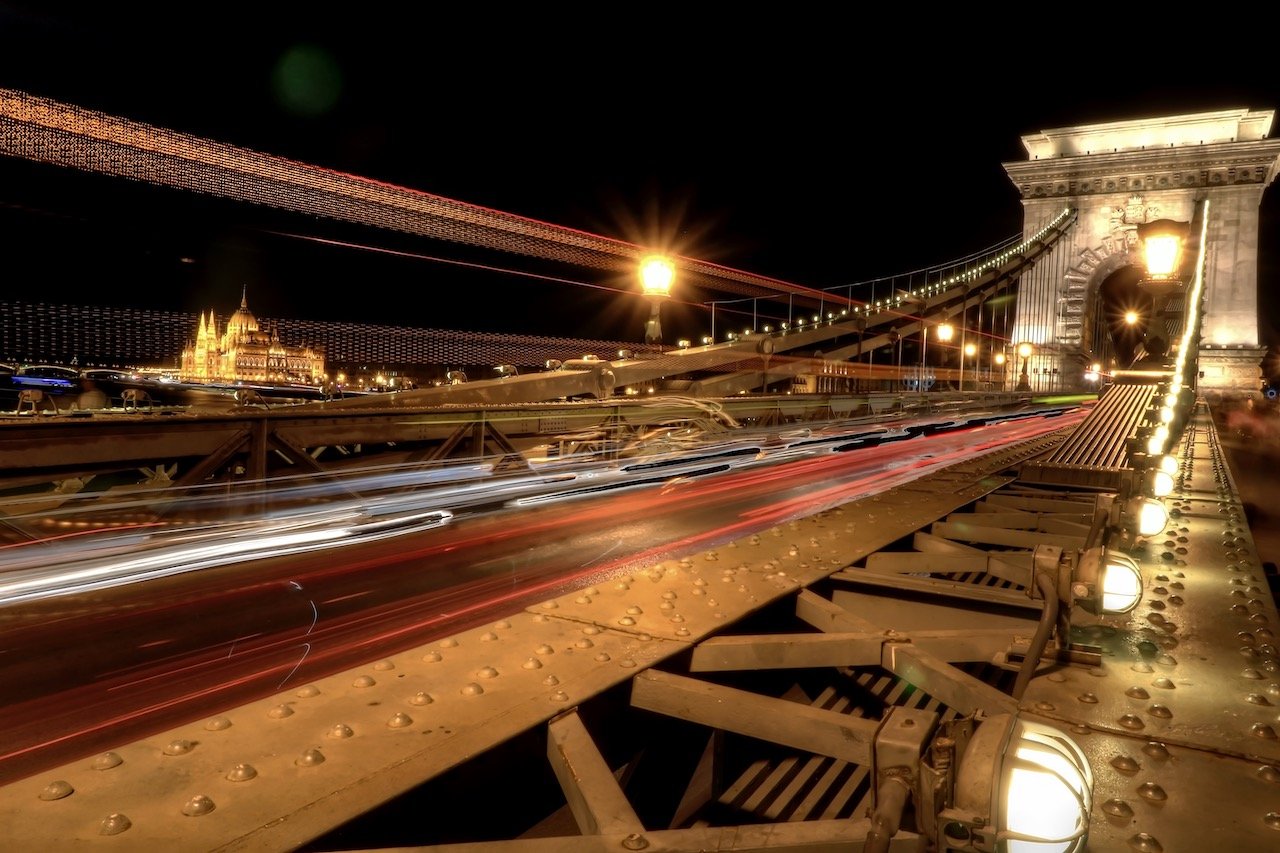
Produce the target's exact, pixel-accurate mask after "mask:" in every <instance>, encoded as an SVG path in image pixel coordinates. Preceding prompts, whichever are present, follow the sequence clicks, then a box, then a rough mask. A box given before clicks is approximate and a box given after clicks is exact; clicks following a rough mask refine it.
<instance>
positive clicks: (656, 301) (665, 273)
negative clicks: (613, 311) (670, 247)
mask: <svg viewBox="0 0 1280 853" xmlns="http://www.w3.org/2000/svg"><path fill="white" fill-rule="evenodd" d="M675 277H676V266H675V264H674V263H673V262H672V261H671V259H670V258H667V257H664V256H662V255H649V256H648V257H646V258H644V259H643V260H642V261H641V262H640V286H641V288H642V289H643V290H644V295H645V296H646V297H647V298H648V299H649V319H648V321H647V322H646V323H645V324H644V342H645V343H646V344H650V345H652V346H661V345H662V320H661V318H660V317H659V312H660V310H661V308H662V303H663V302H664V301H665V300H666V299H667V297H669V296H670V295H671V284H672V282H673V281H675Z"/></svg>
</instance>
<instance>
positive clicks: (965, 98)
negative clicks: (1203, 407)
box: [0, 3, 1280, 342]
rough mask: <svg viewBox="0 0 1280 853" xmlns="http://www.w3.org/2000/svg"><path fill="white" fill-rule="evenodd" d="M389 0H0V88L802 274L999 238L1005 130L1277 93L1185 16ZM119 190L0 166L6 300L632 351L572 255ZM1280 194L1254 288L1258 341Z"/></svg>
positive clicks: (1277, 240) (1271, 197)
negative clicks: (1074, 31)
mask: <svg viewBox="0 0 1280 853" xmlns="http://www.w3.org/2000/svg"><path fill="white" fill-rule="evenodd" d="M263 5H265V4H263ZM373 6H374V7H375V8H376V4H373ZM415 6H416V7H417V8H422V9H427V10H432V11H431V12H429V13H426V12H418V13H417V14H415V15H414V16H413V17H412V18H396V17H394V16H391V15H385V14H384V15H381V16H378V15H374V14H369V15H367V16H365V17H359V18H357V17H355V16H354V14H353V13H352V12H351V11H350V10H351V9H354V8H356V7H347V12H346V13H345V16H344V17H339V18H325V17H324V14H323V13H322V12H320V11H318V10H320V9H322V8H328V7H327V6H322V5H316V4H311V5H302V4H298V5H296V6H291V4H277V8H281V9H293V10H295V11H294V12H293V13H286V12H276V13H274V14H275V18H274V19H267V18H264V17H262V16H261V15H250V14H248V13H247V12H246V13H245V14H239V13H237V12H236V4H219V5H218V6H216V7H210V8H211V9H214V8H216V10H217V11H216V17H210V18H208V19H202V18H201V17H200V16H198V15H193V16H191V17H189V18H181V19H177V18H175V19H174V21H172V22H168V21H165V20H158V21H156V20H153V21H151V22H150V23H146V24H142V23H139V22H137V21H135V20H124V19H122V18H120V17H117V16H113V15H108V14H107V13H104V12H95V13H88V14H79V15H74V16H73V15H71V14H69V13H50V12H47V11H44V10H43V8H42V6H41V4H29V5H23V4H17V5H15V4H4V3H0V87H4V88H11V89H18V90H22V91H25V92H29V93H32V94H36V95H42V96H47V97H50V98H54V99H56V100H60V101H64V102H68V103H72V104H76V105H79V106H83V107H87V108H91V109H98V110H102V111H105V112H108V113H111V114H114V115H119V116H123V117H127V118H131V119H135V120H139V121H144V122H148V123H152V124H157V125H161V126H164V127H168V128H171V129H174V130H179V131H183V132H187V133H192V134H196V135H199V136H205V137H209V138H212V139H215V140H218V141H221V142H226V143H231V144H234V145H239V146H244V147H248V148H252V149H255V150H258V151H262V152H265V153H270V154H275V155H279V156H284V157H288V158H291V159H295V160H300V161H304V162H309V163H314V164H317V165H321V166H325V167H329V168H333V169H337V170H340V171H343V172H348V173H352V174H356V175H362V176H367V177H371V178H376V179H378V180H382V181H387V182H391V183H395V184H399V185H402V186H405V187H410V188H413V189H418V190H423V191H426V192H429V193H434V194H437V195H442V196H447V197H450V198H455V199H458V200H460V201H464V202H469V203H473V204H479V205H484V206H486V207H491V208H495V209H498V210H503V211H506V212H509V213H515V214H519V215H522V216H527V217H532V218H536V219H541V220H544V221H547V222H551V223H554V224H558V225H565V226H570V227H573V228H578V229H582V230H587V231H592V232H595V233H599V234H603V235H606V236H610V237H615V238H619V239H624V240H628V241H631V242H636V243H641V244H646V245H657V244H663V245H669V246H672V247H673V248H675V249H676V250H677V251H679V252H680V253H681V254H684V255H688V256H692V257H698V258H701V259H704V260H708V261H713V262H715V263H718V264H723V265H726V266H729V267H734V268H737V269H741V270H746V271H749V272H752V273H756V274H760V275H765V276H769V277H773V278H778V279H782V280H785V281H789V282H792V283H795V284H801V285H805V286H809V287H814V288H825V287H834V286H838V285H847V284H852V283H855V282H863V281H867V280H869V279H872V278H877V277H882V276H890V275H896V274H901V273H905V272H907V271H909V270H916V269H920V268H923V267H926V266H929V265H933V264H938V263H943V262H946V261H949V260H953V259H956V258H959V257H962V256H965V255H969V254H971V253H974V252H977V251H979V250H981V249H983V248H985V247H988V246H991V245H993V244H996V243H998V242H1000V241H1002V240H1004V239H1006V238H1008V237H1011V236H1013V235H1015V234H1017V233H1019V232H1020V230H1021V224H1022V212H1021V205H1020V203H1019V201H1018V196H1017V193H1016V191H1015V190H1014V187H1013V185H1012V183H1011V182H1010V181H1009V179H1008V177H1007V175H1006V174H1005V172H1004V169H1003V166H1002V163H1004V162H1006V161H1010V160H1020V159H1023V158H1024V157H1025V152H1024V150H1023V148H1022V144H1021V139H1020V137H1021V136H1022V135H1023V134H1026V133H1031V132H1035V131H1038V130H1042V129H1048V128H1054V127H1061V126H1066V125H1073V124H1083V123H1092V122H1101V121H1112V120H1122V119H1133V118H1142V117H1144V116H1157V115H1168V114H1177V113H1186V112H1196V111H1201V110H1214V109H1225V108H1235V107H1248V108H1252V109H1280V77H1277V75H1276V74H1275V72H1270V71H1266V69H1265V67H1264V66H1262V65H1261V63H1259V64H1258V67H1257V68H1252V67H1250V61H1249V60H1247V59H1242V58H1241V55H1242V54H1243V53H1244V50H1243V48H1242V47H1241V42H1240V41H1238V40H1232V41H1231V44H1230V45H1229V46H1225V45H1224V47H1223V48H1222V53H1223V55H1222V57H1205V56H1204V55H1203V54H1202V53H1195V52H1194V51H1193V50H1192V49H1191V48H1186V47H1185V44H1186V37H1187V35H1188V34H1187V33H1186V32H1185V31H1183V30H1178V31H1176V32H1173V31H1171V33H1170V35H1171V36H1172V35H1176V36H1177V37H1178V38H1179V39H1180V44H1181V45H1184V47H1181V48H1180V49H1179V50H1161V51H1156V50H1155V49H1154V48H1148V47H1146V46H1144V45H1145V42H1144V43H1141V44H1138V45H1136V46H1135V45H1134V44H1133V43H1132V42H1131V41H1128V40H1127V39H1122V40H1120V43H1118V44H1116V45H1113V46H1103V45H1102V44H1101V42H1102V41H1106V40H1108V39H1103V38H1101V37H1100V36H1099V35H1098V34H1096V33H1094V34H1086V35H1083V36H1082V37H1083V38H1084V39H1085V40H1086V41H1088V42H1089V44H1090V45H1093V46H1086V47H1081V48H1074V47H1073V48H1072V49H1071V50H1066V49H1063V48H1054V49H1047V48H1046V49H1042V48H1040V47H1038V46H1034V42H1035V41H1036V39H1034V38H1032V39H1031V40H1030V42H1029V41H1028V40H1026V39H1011V38H1010V36H1012V34H1013V33H1015V32H1018V33H1020V34H1022V35H1028V34H1031V33H1034V32H1035V27H1034V26H1032V25H1030V24H1029V23H1028V22H1026V21H1021V22H1019V24H1018V27H1017V28H1010V32H1009V34H1007V36H1005V37H997V36H996V35H995V34H993V32H992V31H991V29H990V28H989V27H988V26H983V27H975V25H974V24H973V23H968V24H965V25H963V26H957V27H955V28H951V27H947V26H942V27H940V29H942V30H943V31H946V32H947V39H948V41H947V42H927V41H922V40H921V39H920V37H918V36H913V37H912V38H911V39H909V40H908V39H906V38H905V36H902V35H899V33H902V32H906V31H911V32H914V31H915V30H917V29H918V28H917V27H911V26H908V25H909V24H910V20H909V18H904V19H903V20H901V21H895V20H892V19H890V18H882V19H878V20H877V21H876V22H875V24H874V28H875V29H874V31H872V30H871V29H870V28H871V27H872V24H871V23H869V22H868V23H866V24H865V25H863V24H859V23H858V22H857V20H856V17H855V18H853V20H850V17H851V13H847V12H842V13H841V17H839V18H834V17H833V18H831V19H829V20H824V19H821V18H815V17H813V16H812V15H810V16H808V17H802V16H801V15H800V14H799V13H796V14H794V15H782V16H781V18H779V17H777V16H776V15H775V16H773V17H768V18H765V17H754V16H753V15H752V14H749V13H739V12H737V11H735V14H734V16H733V18H732V19H724V20H720V19H716V20H713V18H716V17H717V16H712V15H707V16H706V19H705V20H702V21H701V22H696V21H695V22H691V21H688V20H686V19H685V18H683V17H680V16H679V13H678V11H677V10H678V9H679V8H682V7H672V9H670V10H668V11H667V12H665V13H664V12H662V10H661V7H654V8H652V9H647V11H646V12H645V16H646V17H644V19H643V20H634V21H625V20H618V21H614V20H612V19H609V20H606V19H604V18H601V19H595V18H584V17H581V16H580V15H577V16H572V17H570V16H568V15H567V14H566V13H557V12H555V11H550V12H549V11H547V9H545V8H543V7H539V8H538V9H537V11H536V13H534V12H533V11H531V10H525V11H519V10H517V11H516V12H511V11H508V10H502V11H498V10H497V9H496V8H494V7H487V11H485V10H481V11H479V12H477V13H475V14H466V13H460V12H457V11H448V12H446V11H441V9H442V8H443V7H438V6H436V5H435V4H430V5H428V4H415ZM245 8H246V9H248V8H252V7H245ZM360 8H363V7H360ZM627 8H628V9H629V8H630V7H627ZM733 8H734V9H735V10H736V8H737V7H733ZM615 11H616V13H617V15H618V16H619V17H622V16H623V10H622V8H621V7H620V8H619V9H618V10H615ZM184 14H185V13H184ZM211 14H212V13H211ZM629 14H635V10H631V12H629ZM686 14H687V12H686ZM771 14H772V13H771ZM893 14H895V13H891V12H890V13H886V15H890V16H891V15H893ZM904 14H905V13H904ZM966 29H973V30H974V32H973V33H972V34H969V33H967V32H966ZM623 30H627V31H628V32H623ZM1059 31H1060V32H1059V37H1061V36H1062V35H1063V34H1065V33H1066V32H1067V31H1069V28H1067V27H1065V25H1063V26H1061V27H1059ZM1142 38H1143V39H1154V38H1156V36H1154V35H1149V32H1148V30H1146V29H1144V31H1143V33H1142ZM1228 48H1229V49H1228ZM1203 49H1204V48H1196V50H1203ZM1209 49H1210V50H1212V49H1213V48H1209ZM1157 56H1158V57H1159V59H1158V60H1157V59H1155V58H1154V57H1157ZM1205 68H1209V69H1210V71H1209V72H1205V71H1204V70H1203V69H1205ZM1206 73H1208V74H1210V75H1211V76H1210V77H1206V76H1205V74H1206ZM1277 132H1280V129H1277ZM123 184H124V182H120V181H116V180H114V179H106V178H93V177H91V176H86V175H81V174H78V173H70V172H68V171H67V170H63V169H55V168H47V167H35V166H33V165H32V164H28V163H25V162H18V161H14V160H10V159H7V158H6V159H3V160H0V226H3V227H4V229H5V232H6V234H7V235H8V240H7V241H6V242H7V248H6V257H7V258H8V259H9V269H8V270H7V271H6V273H5V275H4V278H5V289H4V293H5V297H6V298H10V299H40V300H43V301H49V302H65V303H73V304H98V303H107V304H127V305H137V306H144V307H154V308H165V309H176V310H188V311H199V310H205V309H209V308H214V309H216V310H218V311H219V312H222V313H226V312H229V311H230V310H232V309H233V308H234V307H235V305H236V304H237V303H238V301H239V298H240V293H241V289H242V288H245V287H247V290H248V293H249V302H250V307H251V308H253V309H254V310H255V312H256V313H258V314H259V315H260V316H277V317H285V316H291V317H298V318H313V319H324V320H360V321H367V322H375V323H386V324H394V325H409V326H419V327H433V328H464V329H473V330H477V331H514V332H529V333H542V334H569V335H573V336H578V337H591V338H603V339H611V340H637V341H639V340H641V339H642V335H643V318H644V314H645V312H646V311H647V308H646V307H645V305H644V303H643V301H642V300H641V299H640V298H638V297H635V296H630V295H620V294H617V293H613V292H609V291H602V290H599V289H596V288H594V287H591V286H589V285H593V284H599V283H600V281H599V276H600V274H599V273H597V272H593V271H591V270H575V271H572V273H571V274H569V275H567V276H565V277H567V278H570V279H571V281H572V280H576V281H578V282H580V283H581V285H582V286H575V285H574V284H572V283H567V284H555V285H547V284H545V283H542V282H540V281H539V280H538V279H535V278H530V277H528V276H526V275H522V274H521V273H525V272H530V271H534V270H535V269H536V266H535V265H534V264H533V263H531V262H530V261H529V259H526V258H522V257H519V256H511V255H507V256H502V257H496V258H490V259H488V260H489V261H490V262H491V263H492V264H493V265H494V266H498V267H501V268H502V269H504V270H507V271H506V272H487V273H477V272H474V271H471V270H469V269H468V268H464V267H461V266H458V265H457V264H455V263H450V262H449V261H451V260H458V259H460V258H461V255H460V253H459V252H458V251H457V249H456V247H451V246H449V245H445V244H441V243H439V242H434V243H433V242H431V241H427V240H421V239H409V238H406V237H403V236H400V235H391V234H384V233H378V232H374V231H372V230H365V231H361V230H360V229H357V228H346V227H338V226H335V225H334V224H333V223H325V222H318V221H315V220H309V219H307V218H305V217H301V216H292V215H280V214H276V213H273V212H270V211H262V210H244V209H242V208H237V206H235V205H232V204H229V203H225V202H219V201H217V200H213V199H205V198H192V197H190V196H184V195H183V194H180V193H177V192H174V191H159V190H151V189H147V188H145V187H140V186H137V185H129V186H124V185H123ZM1277 193H1280V190H1276V189H1275V188H1274V187H1272V188H1271V189H1270V190H1269V191H1268V192H1267V194H1266V195H1265V196H1264V202H1263V242H1264V245H1263V247H1262V251H1261V263H1262V268H1261V270H1260V276H1259V277H1260V281H1259V291H1260V293H1261V294H1263V311H1264V314H1266V315H1267V316H1266V317H1264V321H1263V323H1262V330H1261V333H1262V335H1263V337H1264V340H1267V341H1270V342H1275V341H1280V324H1277V323H1275V322H1273V321H1272V320H1271V319H1270V314H1271V313H1273V308H1272V304H1271V303H1272V300H1271V298H1270V296H1269V294H1270V293H1271V292H1274V291H1276V290H1280V269H1278V267H1280V265H1278V264H1277V257H1280V252H1277V251H1276V247H1278V246H1280V202H1277V201H1275V196H1276V195H1277ZM272 231H287V232H289V233H294V234H315V235H319V236H326V237H337V238H341V239H344V240H347V241H349V242H358V243H362V244H364V245H367V246H370V247H380V248H390V249H395V250H396V251H399V252H406V253H410V254H416V255H421V256H423V258H422V259H406V258H403V257H392V256H390V255H386V254H380V253H377V252H374V251H369V250H355V249H335V248H332V247H327V248H326V247H323V246H320V245H317V244H315V243H311V242H308V241H304V240H298V239H296V238H286V237H280V236H276V235H274V234H272V233H271V232H272ZM864 292H865V291H864ZM686 296H688V295H687V294H686ZM705 297H706V294H698V295H697V298H696V299H692V300H691V301H695V302H701V300H702V299H703V298H705ZM664 311H665V312H666V313H664V327H665V328H666V330H667V338H668V339H674V338H675V337H677V336H694V335H700V334H701V333H702V332H704V331H705V330H706V326H707V321H708V313H707V311H706V309H705V308H704V307H702V306H701V305H699V304H684V305H681V304H673V305H669V306H667V308H665V309H664ZM721 316H722V317H724V316H725V315H723V314H722V315H721ZM722 322H723V321H722Z"/></svg>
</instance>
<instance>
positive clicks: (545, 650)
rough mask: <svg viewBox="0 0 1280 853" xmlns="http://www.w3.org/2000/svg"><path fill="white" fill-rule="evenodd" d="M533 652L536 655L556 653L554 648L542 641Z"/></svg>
mask: <svg viewBox="0 0 1280 853" xmlns="http://www.w3.org/2000/svg"><path fill="white" fill-rule="evenodd" d="M533 653H534V654H536V655H553V654H555V653H556V650H555V649H554V648H552V647H551V646H549V645H547V644H546V643H543V644H542V645H540V646H538V647H537V648H536V649H534V650H533Z"/></svg>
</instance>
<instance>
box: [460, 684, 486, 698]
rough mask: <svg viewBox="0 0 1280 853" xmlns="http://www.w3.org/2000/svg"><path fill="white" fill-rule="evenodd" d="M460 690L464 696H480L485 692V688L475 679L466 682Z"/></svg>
mask: <svg viewBox="0 0 1280 853" xmlns="http://www.w3.org/2000/svg"><path fill="white" fill-rule="evenodd" d="M458 692H460V693H461V694H462V695H463V696H479V695H480V694H481V693H483V692H484V688H483V687H481V686H480V685H479V684H476V683H475V682H474V681H473V682H471V683H470V684H464V685H463V686H462V690H460V691H458Z"/></svg>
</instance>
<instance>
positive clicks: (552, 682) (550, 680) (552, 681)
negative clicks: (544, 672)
mask: <svg viewBox="0 0 1280 853" xmlns="http://www.w3.org/2000/svg"><path fill="white" fill-rule="evenodd" d="M542 683H543V684H545V685H546V686H547V687H555V686H556V685H557V684H559V683H560V679H558V678H556V677H555V676H554V675H548V676H547V677H546V678H544V679H542Z"/></svg>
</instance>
